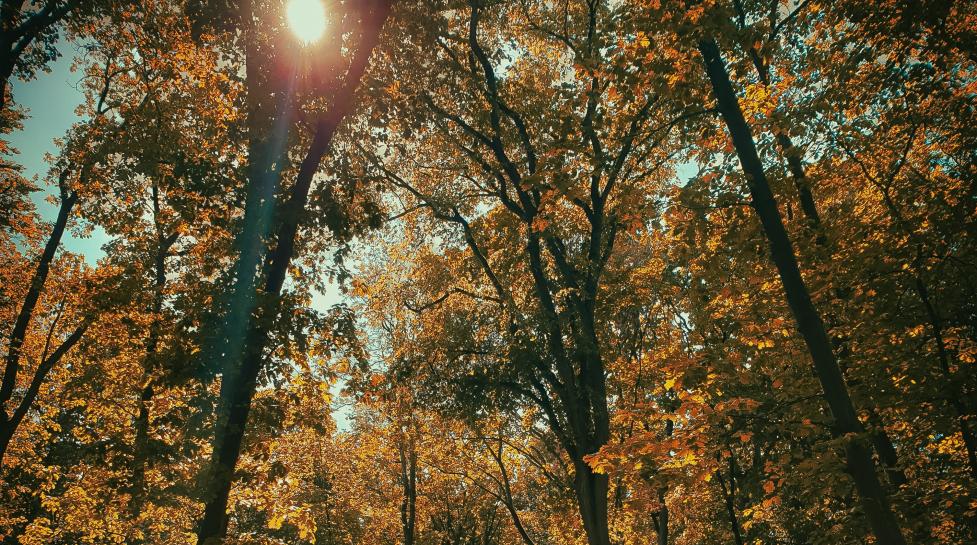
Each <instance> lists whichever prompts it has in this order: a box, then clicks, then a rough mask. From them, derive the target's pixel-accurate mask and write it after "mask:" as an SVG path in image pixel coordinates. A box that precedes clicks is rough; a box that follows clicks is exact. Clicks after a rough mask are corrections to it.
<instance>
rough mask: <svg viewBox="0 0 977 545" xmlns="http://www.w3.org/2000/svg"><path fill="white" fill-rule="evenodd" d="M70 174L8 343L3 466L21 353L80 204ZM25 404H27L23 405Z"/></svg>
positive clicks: (0, 401)
mask: <svg viewBox="0 0 977 545" xmlns="http://www.w3.org/2000/svg"><path fill="white" fill-rule="evenodd" d="M67 177H68V171H67V170H65V171H63V172H62V173H61V179H60V186H61V206H60V208H59V209H58V217H57V219H55V221H54V228H53V229H52V230H51V235H50V236H49V237H48V240H47V243H46V244H45V245H44V251H43V252H42V253H41V257H40V259H39V260H38V263H37V269H35V271H34V276H33V277H32V278H31V283H30V285H29V287H28V288H27V294H26V295H25V296H24V302H23V303H22V304H21V307H20V312H19V313H18V314H17V319H16V320H15V321H14V327H13V329H12V330H11V332H10V340H9V342H8V343H7V356H6V358H5V360H4V368H3V380H2V383H0V464H3V456H4V454H6V450H7V445H8V443H9V441H10V438H11V437H12V436H13V434H14V431H15V429H16V427H17V425H18V424H19V422H15V421H14V416H13V413H16V412H17V410H18V409H17V408H12V407H11V408H9V409H8V406H7V405H8V403H10V401H11V397H12V396H13V393H14V389H15V387H16V385H17V374H18V373H19V372H20V362H21V349H22V348H23V346H24V339H25V337H26V336H27V328H28V327H29V326H30V323H31V318H33V316H34V309H35V308H36V307H37V302H38V300H39V299H40V297H41V292H42V291H43V290H44V283H45V282H46V281H47V277H48V273H49V272H50V269H51V262H52V261H53V260H54V254H55V253H56V252H57V250H58V247H59V246H60V245H61V237H62V236H64V231H65V228H66V227H67V226H68V219H69V218H70V216H71V209H72V208H73V207H74V206H75V203H76V202H78V195H77V194H76V193H74V192H69V191H68V190H67V188H66V182H67ZM21 403H22V404H23V401H22V402H21Z"/></svg>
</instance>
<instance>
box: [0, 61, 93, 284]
mask: <svg viewBox="0 0 977 545" xmlns="http://www.w3.org/2000/svg"><path fill="white" fill-rule="evenodd" d="M59 47H60V48H61V58H59V59H58V60H56V61H54V62H52V63H50V64H49V65H48V68H49V69H50V72H40V73H38V74H37V78H36V79H34V80H31V81H26V82H25V81H20V80H17V79H14V80H13V81H12V84H11V87H12V92H13V97H14V102H15V103H16V104H17V105H18V106H20V107H22V108H24V109H26V110H27V118H26V119H24V122H23V124H24V127H23V129H21V130H17V131H14V132H13V133H11V134H9V135H7V136H8V139H9V140H10V144H11V145H12V146H13V147H14V148H16V149H17V150H19V151H20V154H19V155H18V156H16V157H15V161H17V162H18V163H20V164H22V165H23V166H24V172H23V173H24V175H25V176H26V177H28V178H33V177H34V176H37V179H38V183H37V186H38V187H39V188H41V189H42V190H41V191H38V192H36V193H34V195H32V198H33V201H34V203H35V204H36V205H37V209H38V211H39V212H40V214H41V217H43V218H44V219H46V220H53V219H54V218H55V217H56V216H57V214H58V207H57V206H56V205H53V204H51V203H48V202H46V201H45V198H46V197H47V196H48V195H56V194H57V191H58V190H57V186H56V185H49V184H48V183H46V178H47V175H48V168H49V165H48V164H47V162H46V161H45V160H44V157H45V155H46V154H48V153H51V154H53V153H56V152H57V151H58V150H57V147H56V146H55V145H54V139H55V138H60V137H62V136H64V134H65V132H66V131H67V130H68V128H70V127H71V125H72V123H75V122H77V121H80V119H81V118H79V117H78V116H77V115H75V108H76V107H77V106H78V105H79V104H81V103H82V101H83V100H84V97H83V96H82V93H81V91H80V90H79V88H78V82H79V81H80V80H81V73H72V72H71V63H72V59H73V57H74V55H75V52H74V50H73V49H72V47H71V46H70V45H67V44H64V43H61V44H59ZM108 240H109V237H108V235H106V234H105V232H104V231H102V230H101V229H96V230H95V232H93V233H92V234H91V235H90V236H88V237H84V238H83V237H79V236H78V234H77V233H67V234H66V236H65V239H64V241H63V244H64V247H65V248H66V249H67V250H69V251H71V252H75V253H79V254H82V255H84V256H85V259H86V260H87V261H88V262H89V263H91V264H93V265H94V264H95V262H96V261H97V260H98V259H99V258H100V257H102V256H103V255H105V254H104V252H103V251H102V245H103V244H105V243H106V242H108Z"/></svg>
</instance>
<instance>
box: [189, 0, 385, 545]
mask: <svg viewBox="0 0 977 545" xmlns="http://www.w3.org/2000/svg"><path fill="white" fill-rule="evenodd" d="M373 8H374V9H373V10H371V11H369V12H368V13H364V18H363V24H364V28H363V39H362V42H361V44H360V47H359V48H358V50H357V52H356V55H355V57H354V58H353V60H352V62H351V63H350V68H349V70H348V72H347V74H346V80H345V81H344V82H343V84H342V86H341V87H340V88H339V89H338V90H337V93H336V95H335V96H334V97H332V99H333V100H332V105H331V108H330V110H329V112H328V113H327V114H325V115H324V116H323V118H322V119H321V120H320V121H319V122H318V123H317V127H316V132H315V136H314V137H313V140H312V144H311V145H310V147H309V150H308V153H307V154H306V156H305V158H304V159H303V160H302V164H301V166H300V168H299V172H298V175H297V177H296V180H295V184H294V186H293V187H292V190H291V193H290V195H289V198H288V201H287V202H285V203H284V204H283V207H282V210H281V214H280V218H281V219H280V224H279V226H278V233H277V237H276V240H277V245H276V247H275V248H274V249H273V250H272V251H271V252H269V254H268V257H267V259H266V261H265V266H264V272H263V275H262V276H263V277H264V278H265V283H264V289H263V290H262V291H263V293H262V299H263V300H264V304H262V305H261V306H260V307H259V308H258V309H257V310H256V312H255V314H256V316H255V317H254V318H253V319H252V318H251V316H250V313H247V314H245V315H244V318H245V320H246V322H249V323H248V326H247V329H246V334H245V338H244V340H243V343H241V344H243V348H242V349H241V350H240V354H241V357H240V359H238V358H236V357H233V356H234V355H235V353H236V352H237V351H235V350H229V351H228V353H229V354H230V357H227V358H226V359H225V362H226V363H225V365H224V377H223V379H222V381H221V395H220V405H219V408H218V416H217V424H216V426H215V430H214V449H213V453H212V455H211V461H210V468H209V470H208V475H207V484H206V489H205V492H204V493H205V496H204V502H205V506H204V514H203V518H202V519H201V521H200V525H199V527H198V531H197V543H198V545H214V544H217V543H220V542H221V540H222V539H223V538H224V536H225V535H226V533H227V500H228V497H229V495H230V490H231V483H232V482H233V475H234V468H235V466H236V465H237V461H238V458H239V456H240V453H241V443H242V440H243V438H244V430H245V426H246V424H247V420H248V414H249V412H250V410H251V401H252V398H253V396H254V391H255V388H256V386H257V378H258V373H259V371H260V369H261V363H262V356H263V352H264V350H265V345H266V344H267V341H268V333H269V331H270V328H271V325H272V321H273V320H274V318H275V315H276V311H277V305H278V302H279V299H280V297H279V295H280V293H281V289H282V285H283V284H284V282H285V277H286V273H287V271H288V264H289V262H290V261H291V259H292V256H293V253H294V249H295V238H296V235H297V233H298V227H299V222H300V221H301V218H302V215H303V213H304V211H305V204H306V201H307V200H308V194H309V189H310V187H311V185H312V178H313V176H314V175H315V172H316V170H318V168H319V163H320V161H321V160H322V157H323V155H325V153H326V151H328V149H329V145H330V143H331V142H332V138H333V136H334V134H335V132H336V129H337V128H338V127H339V124H340V122H341V121H342V120H343V118H344V117H345V116H346V114H347V113H348V112H349V111H350V109H351V108H352V105H353V93H354V91H355V90H356V87H357V86H358V84H359V81H360V79H361V78H362V76H363V73H364V72H365V71H366V67H367V64H368V62H369V58H370V55H371V53H372V51H373V49H374V47H375V46H376V43H377V40H378V39H379V33H380V29H381V28H382V26H383V22H384V21H385V20H386V18H387V15H388V13H389V10H390V2H389V0H379V1H377V2H375V3H374V6H373ZM245 221H247V218H246V220H245ZM243 242H244V244H255V245H257V244H259V241H247V240H245V241H243ZM241 273H248V271H245V270H241ZM247 296H248V297H249V298H253V297H254V295H253V294H247ZM231 341H232V342H233V341H234V340H233V339H232V340H231Z"/></svg>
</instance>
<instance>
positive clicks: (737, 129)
mask: <svg viewBox="0 0 977 545" xmlns="http://www.w3.org/2000/svg"><path fill="white" fill-rule="evenodd" d="M699 52H700V53H701V54H702V58H703V61H704V63H705V68H706V74H707V75H708V77H709V81H710V83H711V85H712V89H713V93H714V95H715V97H716V100H717V102H718V107H719V111H720V114H721V115H722V118H723V121H724V122H725V124H726V128H727V129H728V131H729V135H730V138H731V139H732V141H733V146H734V148H735V149H736V153H737V156H738V157H739V160H740V164H741V166H742V169H743V173H744V175H745V176H746V180H747V185H748V187H749V190H750V194H751V197H752V201H753V202H752V204H753V208H754V210H756V213H757V216H758V217H759V219H760V223H761V224H762V226H763V231H764V233H765V234H766V237H767V241H768V242H769V243H770V255H771V258H772V259H773V261H774V265H775V266H776V268H777V272H778V274H779V276H780V280H781V283H782V285H783V288H784V293H785V295H786V298H787V304H788V306H789V307H790V309H791V312H792V313H793V315H794V319H795V321H796V323H797V328H798V331H799V332H800V333H801V336H802V337H803V338H804V342H805V343H806V344H807V347H808V351H809V352H810V354H811V359H812V360H813V363H814V369H815V372H816V374H817V376H818V379H819V381H820V383H821V387H822V389H823V395H824V399H825V401H826V402H827V403H828V406H829V408H830V410H831V415H832V419H833V424H834V425H833V432H834V433H835V434H837V435H839V436H848V435H849V434H853V435H860V434H862V433H863V432H864V428H863V427H862V425H861V422H860V421H859V420H858V416H857V415H856V413H855V408H854V406H853V405H852V401H851V397H850V396H849V394H848V389H847V386H846V384H845V380H844V377H843V375H842V374H841V369H840V368H839V367H838V362H837V360H836V359H835V355H834V353H833V352H832V349H831V342H830V340H829V339H828V334H827V331H826V329H825V327H824V323H823V322H822V320H821V316H820V314H818V311H817V309H816V308H815V307H814V303H813V302H812V301H811V295H810V293H809V291H808V289H807V286H806V285H805V283H804V280H803V278H802V277H801V272H800V269H799V267H798V264H797V257H796V255H795V253H794V247H793V244H792V243H791V240H790V238H789V237H788V235H787V231H786V229H785V228H784V223H783V219H782V218H781V216H780V211H779V209H778V208H777V202H776V200H775V198H774V196H773V192H772V191H771V190H770V185H769V183H768V182H767V178H766V174H765V173H764V170H763V163H762V162H761V160H760V157H759V154H758V153H757V149H756V143H755V141H754V140H753V134H752V132H751V130H750V127H749V125H748V124H747V122H746V119H745V118H744V117H743V112H742V110H741V109H740V105H739V99H738V98H737V96H736V93H735V91H734V90H733V86H732V83H731V82H730V79H729V73H728V71H727V69H726V64H725V62H724V61H723V59H722V55H721V53H720V50H719V46H718V45H717V44H716V42H715V40H713V39H712V38H707V39H704V40H702V41H700V42H699ZM845 458H846V464H847V469H848V473H849V474H850V475H851V477H852V480H853V481H854V483H855V488H856V490H857V491H858V494H859V497H860V499H861V504H862V508H863V510H864V511H865V514H866V516H867V518H868V520H869V524H870V526H871V528H872V530H873V533H874V534H875V537H876V539H877V540H878V541H879V543H881V544H883V545H903V544H904V543H905V539H904V538H903V536H902V532H901V531H900V528H899V523H898V521H897V519H896V517H895V514H894V513H893V512H892V508H891V507H890V505H889V498H888V496H887V494H886V493H885V490H884V489H883V488H882V485H881V483H880V482H879V478H878V475H877V474H876V472H875V463H874V462H873V460H872V453H871V450H870V449H869V448H867V446H866V445H864V444H863V443H862V439H861V438H859V437H846V439H845Z"/></svg>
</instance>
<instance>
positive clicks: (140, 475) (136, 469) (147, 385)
mask: <svg viewBox="0 0 977 545" xmlns="http://www.w3.org/2000/svg"><path fill="white" fill-rule="evenodd" d="M152 191H153V214H154V220H155V222H156V255H155V256H154V269H155V270H154V276H155V278H154V281H153V303H152V307H151V308H150V312H152V314H153V320H152V322H151V323H150V326H149V335H148V338H147V339H146V354H145V357H144V358H143V366H142V367H143V376H142V382H141V384H142V390H141V391H140V392H139V400H138V407H139V411H138V414H137V415H136V420H135V422H134V426H135V439H134V442H133V469H132V484H131V486H132V500H131V505H130V513H131V514H132V515H133V516H138V514H139V512H140V511H141V510H142V507H143V504H144V503H145V500H146V496H147V495H148V491H147V490H146V469H147V466H151V464H152V457H151V453H150V452H149V450H150V449H149V433H150V406H151V403H152V400H153V396H154V395H155V389H154V387H153V385H154V371H155V367H156V365H157V363H156V359H157V352H158V351H159V341H160V336H161V335H162V331H161V329H162V325H163V324H162V312H163V301H164V299H165V294H164V289H165V288H166V257H167V255H168V253H169V250H170V247H171V246H172V245H173V244H174V243H175V242H176V239H177V236H178V235H177V234H176V233H174V234H171V235H169V236H166V235H164V234H163V229H162V225H160V223H159V216H160V198H159V187H158V185H157V184H156V183H155V182H154V183H153V187H152Z"/></svg>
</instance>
